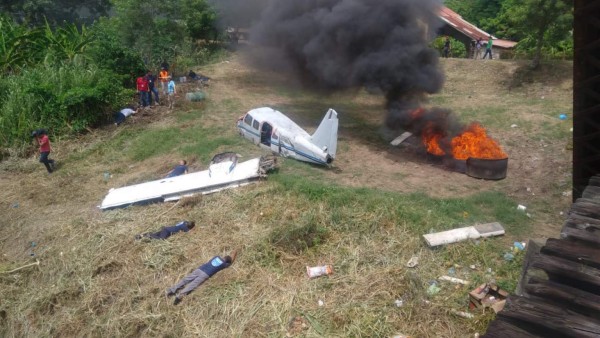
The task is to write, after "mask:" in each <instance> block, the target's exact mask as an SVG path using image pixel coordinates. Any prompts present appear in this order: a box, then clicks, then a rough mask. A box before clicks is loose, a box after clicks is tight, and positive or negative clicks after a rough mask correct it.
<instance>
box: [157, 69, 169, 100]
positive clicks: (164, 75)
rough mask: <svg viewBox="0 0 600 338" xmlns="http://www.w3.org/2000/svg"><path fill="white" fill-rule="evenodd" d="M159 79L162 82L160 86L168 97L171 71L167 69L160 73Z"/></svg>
mask: <svg viewBox="0 0 600 338" xmlns="http://www.w3.org/2000/svg"><path fill="white" fill-rule="evenodd" d="M158 79H159V80H160V86H161V88H162V92H163V95H165V96H167V94H168V93H167V84H168V83H169V71H168V70H166V69H165V68H163V69H161V70H160V73H158Z"/></svg>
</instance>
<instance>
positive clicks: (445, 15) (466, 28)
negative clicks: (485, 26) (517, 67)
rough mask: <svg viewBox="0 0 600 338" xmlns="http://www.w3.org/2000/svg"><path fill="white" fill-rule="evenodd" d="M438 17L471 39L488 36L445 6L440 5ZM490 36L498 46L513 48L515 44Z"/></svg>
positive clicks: (484, 38) (486, 37) (485, 38)
mask: <svg viewBox="0 0 600 338" xmlns="http://www.w3.org/2000/svg"><path fill="white" fill-rule="evenodd" d="M439 17H440V19H442V20H444V22H446V23H447V24H448V25H450V26H451V27H453V28H454V29H456V30H457V31H459V32H461V33H462V34H464V35H466V36H468V37H470V38H471V39H473V40H477V38H482V39H483V40H487V39H488V37H489V36H490V34H489V33H487V32H485V31H484V30H482V29H480V28H478V27H477V26H475V25H473V24H472V23H470V22H468V21H466V20H465V19H463V18H462V16H460V15H458V14H457V13H456V12H454V11H453V10H451V9H450V8H448V7H446V6H442V7H441V9H440V14H439ZM492 38H493V39H494V46H496V47H500V48H513V47H514V46H515V45H516V44H517V43H516V42H514V41H510V40H503V39H498V38H496V37H495V36H492Z"/></svg>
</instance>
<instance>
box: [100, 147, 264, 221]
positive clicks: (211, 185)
mask: <svg viewBox="0 0 600 338" xmlns="http://www.w3.org/2000/svg"><path fill="white" fill-rule="evenodd" d="M274 166H275V162H274V160H273V159H271V158H268V157H263V158H254V159H251V160H248V161H245V162H242V163H237V164H235V163H234V162H233V161H232V160H228V161H223V162H219V163H215V164H212V165H211V166H210V168H209V169H208V170H204V171H200V172H195V173H191V174H186V175H181V176H176V177H171V178H164V179H160V180H156V181H151V182H146V183H141V184H136V185H131V186H127V187H122V188H116V189H110V191H109V192H108V194H107V195H106V197H105V198H104V200H103V201H102V204H101V205H100V206H98V207H99V208H100V209H101V210H109V209H114V208H122V207H128V206H130V205H139V204H148V203H154V202H168V201H176V200H179V199H180V198H182V197H185V196H192V195H195V194H210V193H214V192H217V191H221V190H224V189H231V188H236V187H240V186H243V185H247V184H250V183H252V182H253V181H256V180H258V179H259V178H260V177H264V176H265V175H266V172H267V171H268V170H270V169H272V168H273V167H274Z"/></svg>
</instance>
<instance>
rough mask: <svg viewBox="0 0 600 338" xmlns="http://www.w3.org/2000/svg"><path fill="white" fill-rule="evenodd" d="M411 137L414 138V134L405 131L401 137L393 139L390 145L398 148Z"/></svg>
mask: <svg viewBox="0 0 600 338" xmlns="http://www.w3.org/2000/svg"><path fill="white" fill-rule="evenodd" d="M411 136H412V133H411V132H410V131H405V132H403V133H402V134H401V135H400V136H398V137H396V138H395V139H393V140H392V142H390V144H391V145H393V146H397V145H399V144H400V143H402V142H404V141H406V139H408V138H409V137H411Z"/></svg>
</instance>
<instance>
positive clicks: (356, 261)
mask: <svg viewBox="0 0 600 338" xmlns="http://www.w3.org/2000/svg"><path fill="white" fill-rule="evenodd" d="M442 62H443V63H442V66H443V67H444V69H445V71H446V76H447V81H446V85H445V87H444V90H443V91H442V92H441V93H439V94H437V95H434V96H432V97H431V103H430V104H431V105H436V106H443V107H446V108H450V109H452V110H453V111H455V113H456V114H458V115H459V116H460V117H461V119H463V120H465V121H471V120H478V121H480V122H481V123H482V124H483V125H484V126H486V127H487V128H488V131H489V133H490V135H492V136H493V137H494V138H496V139H497V140H498V141H499V142H500V144H501V145H502V146H503V147H504V149H505V151H506V152H507V153H508V154H509V172H508V177H507V178H506V179H505V180H502V181H482V180H476V179H473V178H470V177H468V176H466V175H464V174H460V173H455V172H451V171H448V170H446V169H444V168H442V167H440V166H437V165H433V164H431V163H428V162H427V161H426V159H425V158H424V157H423V154H422V152H419V151H418V150H417V149H416V148H414V147H409V146H406V147H400V148H393V147H391V146H389V144H388V141H389V139H390V138H393V137H394V136H395V135H387V134H386V136H383V135H384V133H382V131H381V121H382V119H383V116H384V114H385V109H384V102H383V99H382V98H381V97H380V96H378V95H371V94H368V93H366V92H364V91H362V90H360V91H356V92H344V93H334V94H322V93H318V92H314V91H310V90H306V89H304V88H302V87H300V86H299V85H298V84H296V83H294V82H293V81H290V79H286V78H283V77H282V76H281V75H280V74H268V73H258V72H256V71H254V70H252V69H251V68H249V67H247V66H246V65H244V63H243V62H241V61H240V59H239V58H238V57H236V56H232V57H231V59H229V60H226V61H223V62H219V63H216V64H212V65H208V66H205V67H202V68H201V69H198V71H199V72H201V73H203V74H206V75H208V76H210V77H211V78H212V79H213V80H212V83H211V86H210V87H209V88H208V89H207V93H208V99H207V100H206V101H205V102H203V103H198V104H196V103H185V102H182V101H180V102H178V106H177V107H176V109H175V111H174V112H168V111H167V110H164V109H162V108H158V109H154V110H153V111H151V112H148V113H146V114H145V116H140V117H136V118H134V119H131V120H128V121H127V122H126V123H125V124H124V125H122V126H120V127H119V128H115V127H114V126H106V127H104V128H101V129H99V130H96V131H94V132H93V133H91V134H88V135H83V136H81V137H78V138H73V139H61V140H54V139H53V141H54V143H53V149H54V153H53V156H54V157H55V158H56V159H57V160H58V161H59V164H60V167H59V170H58V171H57V172H56V173H54V174H52V175H48V174H46V173H45V170H43V167H42V165H41V164H39V163H37V160H36V158H34V157H31V158H27V159H9V160H7V161H4V162H2V163H0V170H2V175H1V176H0V210H1V213H2V215H3V217H2V218H1V220H0V228H1V229H2V230H3V231H2V235H0V252H1V253H2V255H0V335H2V336H115V337H116V336H173V337H179V336H207V337H231V336H252V337H253V336H276V337H281V336H285V335H288V336H309V337H312V336H328V337H338V336H339V337H342V336H361V335H362V336H390V335H392V334H398V333H403V334H406V335H412V336H419V337H437V336H445V337H462V336H466V335H472V334H473V333H475V332H479V333H482V332H483V331H484V330H485V326H486V324H487V322H488V321H489V320H490V318H491V317H492V315H490V314H483V315H482V314H477V316H476V320H466V319H462V318H458V317H455V316H453V315H452V314H451V313H450V309H457V310H460V311H462V310H465V309H466V305H467V302H466V295H467V292H468V291H469V290H470V288H469V287H462V288H456V287H455V286H454V285H447V284H441V285H440V286H441V287H442V291H441V292H440V293H438V294H436V295H428V294H427V293H426V290H427V289H428V287H429V282H430V281H431V280H435V279H436V278H437V277H438V276H440V275H443V274H448V273H449V272H448V270H449V268H453V269H454V273H455V275H456V276H457V277H459V278H465V279H468V280H470V281H471V282H473V283H474V284H476V283H480V282H482V281H486V280H489V279H491V278H494V279H496V280H497V281H498V283H499V284H500V285H502V286H503V287H505V288H507V289H509V290H510V291H512V289H513V288H514V287H515V285H516V279H517V277H518V275H519V273H520V259H521V256H519V255H517V257H516V259H515V260H513V261H510V262H507V261H505V260H504V259H503V255H504V253H505V252H506V251H507V250H509V249H508V248H509V247H510V246H511V245H512V242H513V241H515V240H519V241H524V240H527V239H528V238H531V237H538V236H556V235H557V231H558V229H559V228H560V226H561V220H562V219H561V215H560V211H562V210H566V208H567V207H568V205H569V202H570V197H569V196H568V192H569V191H570V174H571V170H570V161H571V159H570V157H571V152H570V150H569V149H568V147H569V142H570V141H569V140H570V138H571V133H570V128H571V123H570V120H566V121H562V120H560V119H558V115H559V114H561V113H566V114H568V115H569V114H570V113H569V112H570V107H571V90H572V88H571V86H572V83H571V79H570V67H571V64H570V63H566V62H565V63H553V64H551V65H545V66H544V69H543V72H542V73H541V74H536V75H530V74H527V73H526V72H523V71H522V70H521V69H523V68H522V66H524V65H526V63H525V62H518V61H481V62H474V61H473V60H452V59H450V60H442ZM182 89H183V91H185V90H190V91H191V90H195V88H194V86H193V85H192V84H187V85H182ZM260 106H272V107H275V108H277V109H279V110H281V111H284V112H289V114H290V116H291V117H292V118H293V119H295V120H297V121H298V122H299V124H301V125H302V126H304V127H306V129H307V130H309V131H311V130H314V128H315V127H316V126H317V124H318V122H319V121H320V119H321V118H322V114H324V113H325V112H326V111H327V108H329V107H333V108H335V109H336V110H337V111H338V113H339V116H340V140H339V147H338V158H337V159H336V162H335V163H334V165H335V166H334V168H333V169H325V168H319V167H314V166H310V165H307V164H304V163H299V162H296V161H293V160H283V161H282V163H281V167H280V169H279V171H278V172H277V173H275V174H273V175H271V176H270V177H269V179H268V180H267V181H263V182H260V183H258V184H255V185H251V186H248V187H244V188H241V189H237V190H231V191H227V192H223V193H218V194H214V195H211V196H205V197H203V198H201V199H192V200H189V201H187V202H185V203H178V204H171V203H165V204H154V205H148V206H139V207H132V208H127V209H119V210H113V211H108V212H100V211H99V210H98V209H97V208H96V206H97V205H98V204H99V203H100V201H101V200H102V198H103V197H104V195H105V194H106V192H107V191H108V189H109V188H111V187H120V186H124V185H126V184H132V183H138V182H143V181H146V180H149V179H156V178H159V177H161V176H162V175H164V174H165V173H166V172H168V171H169V170H170V169H171V167H172V166H174V165H175V164H176V162H177V161H178V160H179V159H180V158H186V159H188V161H189V162H191V170H192V171H195V170H200V169H203V168H205V167H206V165H207V163H208V160H209V159H210V157H211V155H213V154H214V153H217V152H220V151H227V150H231V151H235V152H238V153H240V154H242V155H243V156H244V158H251V157H252V156H255V155H260V154H262V152H261V151H260V150H259V149H258V148H257V147H255V146H253V145H251V144H250V143H247V142H245V141H243V140H242V139H240V138H239V136H238V135H237V132H236V130H235V128H234V125H235V121H236V119H237V118H238V117H239V116H240V115H241V114H242V113H244V112H245V111H247V110H249V109H251V108H255V107H260ZM569 117H571V115H569ZM513 125H516V126H515V127H512V126H513ZM105 173H108V177H106V176H105ZM517 204H524V205H526V206H527V207H528V209H527V211H528V213H529V216H530V217H528V216H527V215H525V213H520V212H517V210H516V205H517ZM182 219H188V220H195V221H196V223H198V226H197V227H196V229H194V230H193V231H191V232H189V233H187V234H178V235H175V236H173V237H171V238H170V239H168V240H166V241H152V242H136V241H134V236H135V235H136V234H139V233H142V232H146V231H151V230H158V229H159V228H160V227H161V226H165V225H172V224H175V223H176V222H178V221H179V220H182ZM491 221H500V222H501V223H502V224H503V225H505V227H506V229H507V236H505V237H503V238H495V239H491V240H486V241H481V242H479V241H473V242H464V243H460V244H455V245H451V246H448V247H444V248H441V249H438V250H430V249H428V248H427V247H426V246H425V244H424V243H423V241H422V240H421V239H420V236H421V235H422V234H424V233H428V232H434V231H441V230H445V229H450V228H454V227H459V226H464V225H471V224H474V223H483V222H491ZM234 249H239V250H240V256H239V259H238V261H237V262H236V263H235V264H234V265H233V266H232V268H230V269H227V270H225V271H223V272H221V273H220V274H218V275H216V276H215V277H214V278H212V279H211V280H209V281H208V282H206V284H205V285H204V286H202V287H201V288H200V289H198V290H197V291H196V292H194V293H193V294H191V295H190V296H189V297H188V298H186V299H185V300H184V302H183V303H182V304H180V305H178V306H174V305H172V304H171V299H167V298H166V297H165V296H164V291H165V289H166V288H167V287H169V286H171V285H173V284H175V283H176V282H177V281H178V280H179V279H180V278H182V277H183V276H185V275H186V274H187V273H188V272H189V271H191V270H192V269H194V268H196V267H197V266H198V265H200V264H202V263H204V262H205V261H206V260H208V259H209V258H211V257H213V256H214V255H217V254H224V253H227V252H230V251H231V250H234ZM413 255H418V256H419V257H420V264H419V265H418V267H417V268H415V269H409V268H407V267H406V266H405V264H406V262H407V261H408V260H409V259H410V258H411V256H413ZM36 259H37V260H39V261H40V265H39V267H38V266H32V267H29V268H25V269H23V270H19V271H18V272H15V273H6V272H7V271H10V270H11V269H14V268H18V267H19V266H22V265H25V264H27V263H31V262H34V261H35V260H36ZM320 264H333V265H334V269H335V273H334V274H333V275H332V276H331V277H326V278H320V279H315V280H308V279H307V278H306V275H305V271H306V270H305V269H306V266H307V265H310V266H314V265H320ZM470 265H475V269H470V268H469V266H470ZM488 269H489V270H488ZM398 299H401V300H402V301H403V306H402V307H396V306H395V305H394V302H395V301H396V300H398ZM319 301H322V304H323V305H322V306H320V305H319Z"/></svg>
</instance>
